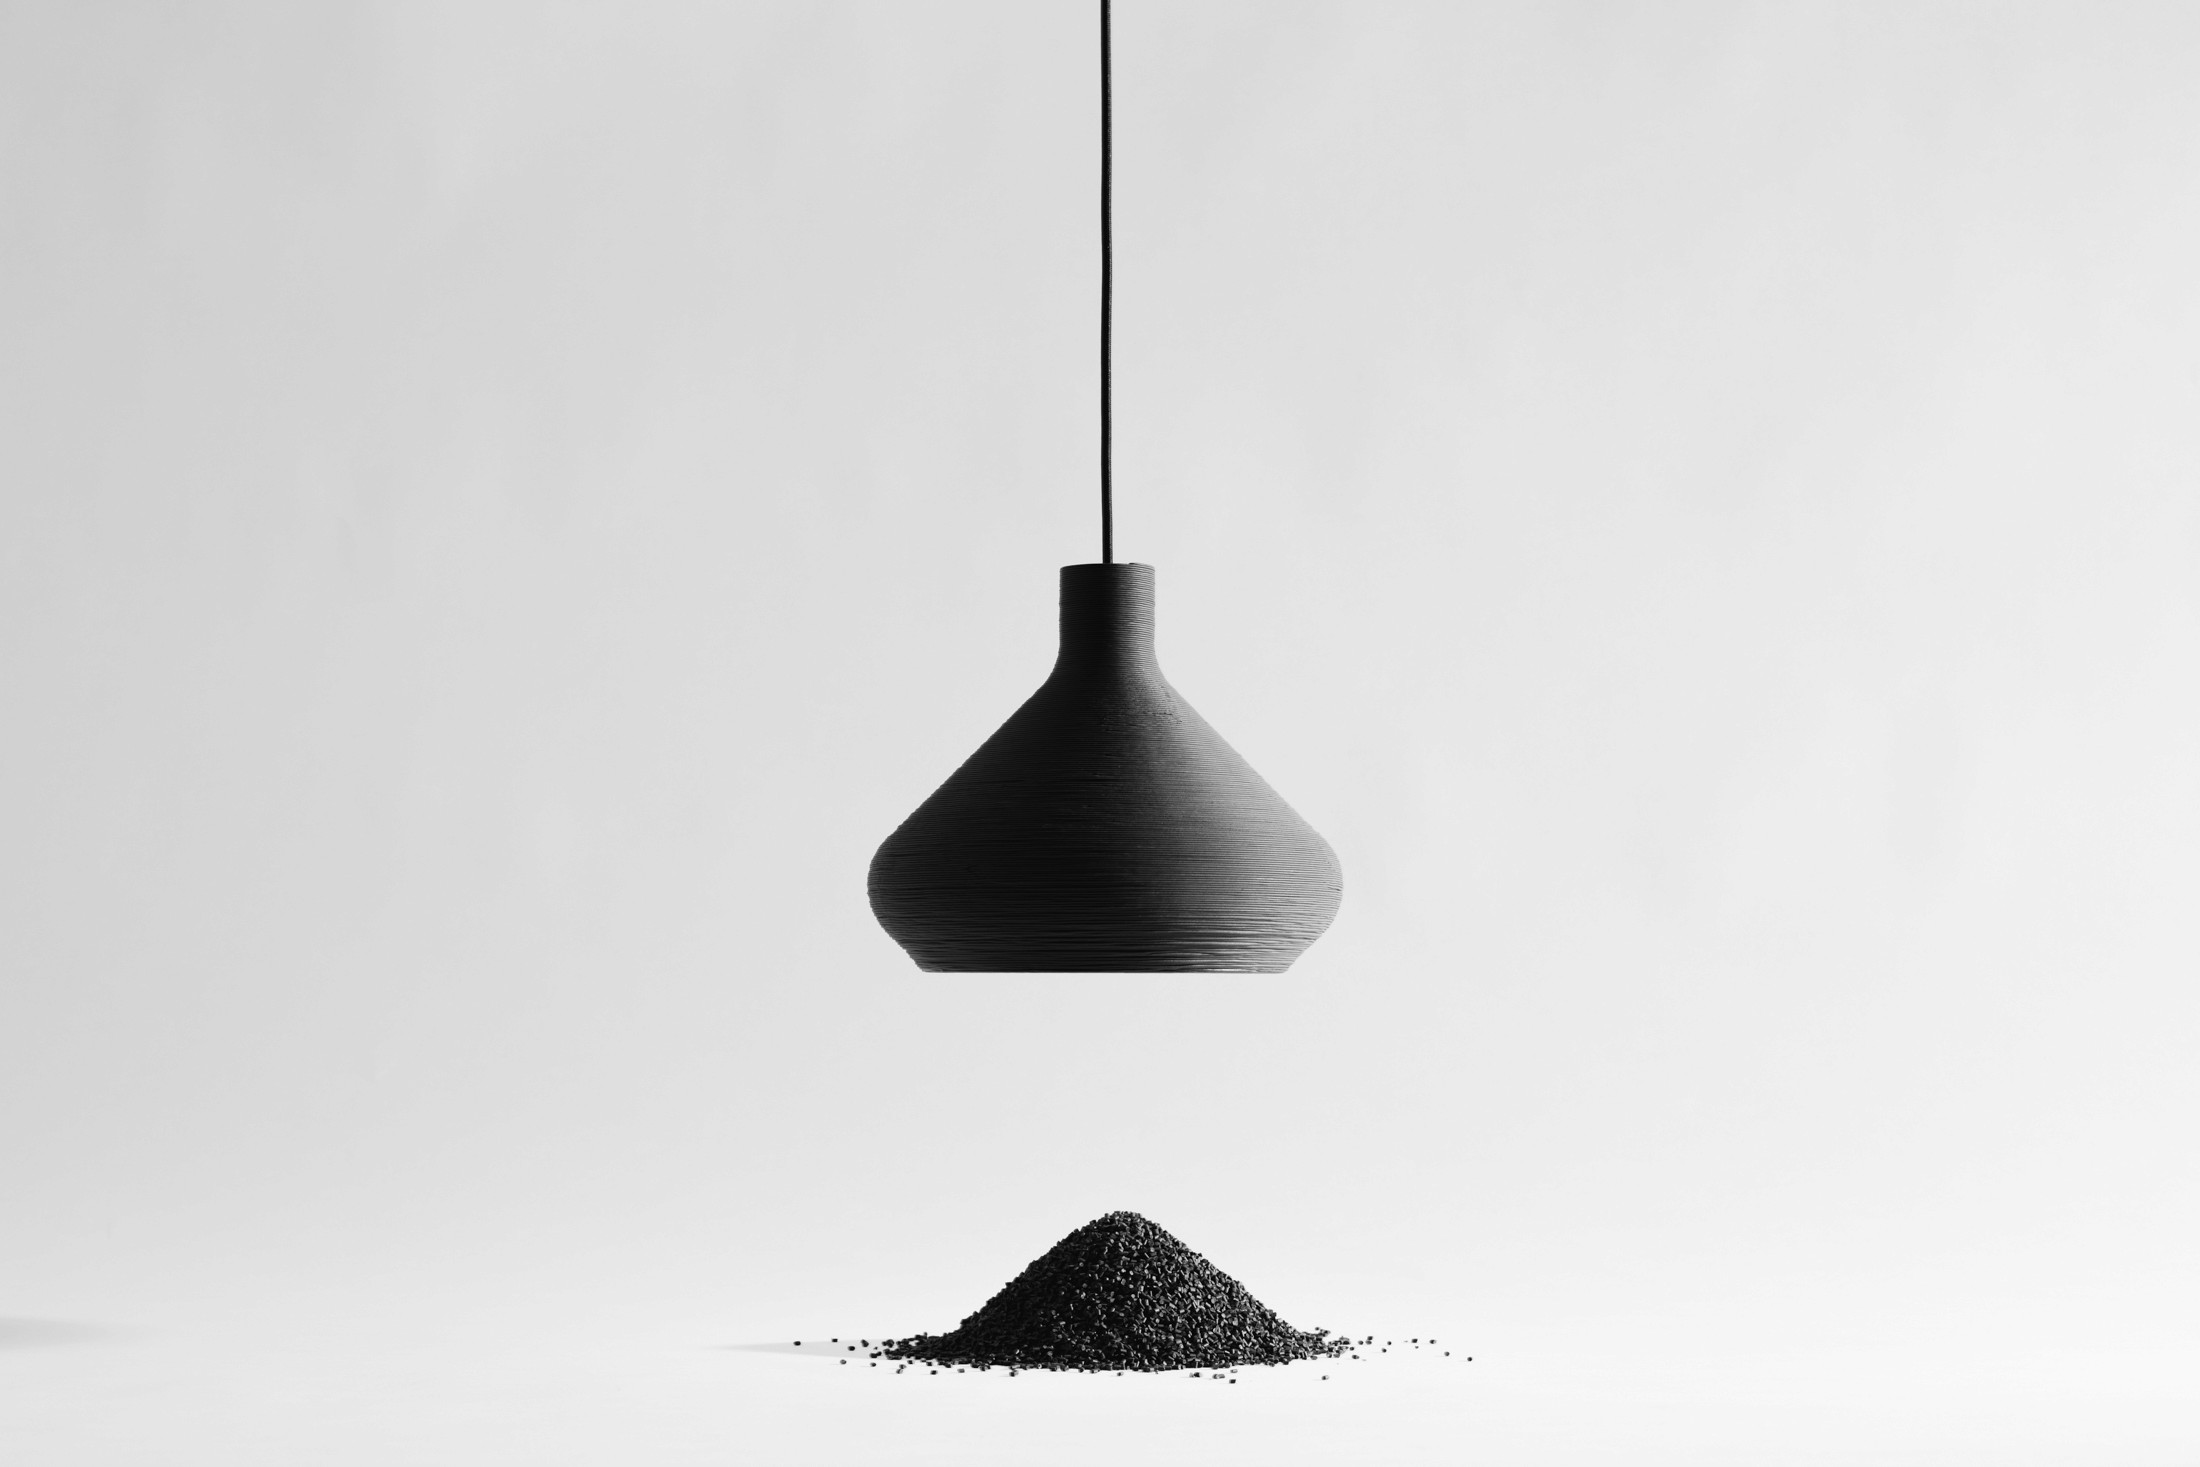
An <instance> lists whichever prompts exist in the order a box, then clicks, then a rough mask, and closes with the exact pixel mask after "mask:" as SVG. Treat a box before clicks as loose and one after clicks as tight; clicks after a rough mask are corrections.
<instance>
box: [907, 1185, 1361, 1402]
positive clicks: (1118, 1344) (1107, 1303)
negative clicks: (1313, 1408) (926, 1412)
mask: <svg viewBox="0 0 2200 1467" xmlns="http://www.w3.org/2000/svg"><path fill="white" fill-rule="evenodd" d="M1352 1348H1353V1342H1352V1341H1351V1340H1349V1339H1341V1338H1338V1337H1335V1336H1332V1335H1331V1334H1330V1333H1329V1332H1328V1331H1327V1330H1323V1329H1316V1330H1296V1329H1293V1328H1292V1327H1291V1326H1290V1325H1288V1324H1285V1323H1284V1322H1283V1321H1282V1320H1281V1319H1279V1318H1277V1317H1276V1314H1275V1311H1273V1310H1271V1309H1269V1308H1268V1307H1267V1306H1266V1305H1265V1304H1262V1303H1261V1302H1260V1301H1259V1300H1258V1299H1255V1298H1254V1297H1253V1296H1252V1295H1251V1294H1248V1293H1247V1292H1246V1291H1245V1286H1244V1285H1243V1284H1240V1283H1239V1282H1238V1281H1237V1280H1236V1279H1233V1278H1231V1277H1230V1276H1229V1275H1228V1274H1226V1273H1224V1272H1223V1271H1222V1270H1221V1269H1219V1268H1216V1267H1215V1266H1214V1265H1213V1264H1211V1263H1209V1262H1208V1261H1207V1260H1206V1259H1204V1258H1202V1257H1200V1256H1199V1255H1198V1254H1197V1253H1194V1252H1193V1251H1192V1250H1191V1249H1189V1248H1187V1247H1185V1246H1184V1245H1183V1244H1182V1243H1180V1242H1178V1241H1177V1239H1176V1238H1175V1237H1174V1236H1172V1235H1171V1234H1170V1233H1169V1232H1168V1231H1167V1230H1165V1229H1163V1228H1160V1227H1156V1226H1155V1225H1154V1224H1153V1223H1150V1222H1148V1221H1147V1220H1146V1219H1144V1218H1142V1217H1140V1216H1139V1215H1138V1214H1137V1213H1135V1212H1111V1213H1109V1214H1108V1215H1107V1216H1106V1217H1102V1218H1097V1219H1095V1220H1094V1221H1092V1222H1089V1223H1086V1224H1085V1225H1084V1226H1083V1227H1081V1228H1079V1229H1077V1231H1075V1232H1073V1233H1071V1234H1070V1235H1069V1236H1068V1237H1066V1238H1064V1239H1063V1240H1062V1241H1061V1242H1059V1243H1057V1244H1055V1245H1054V1246H1053V1247H1052V1248H1049V1249H1048V1250H1047V1251H1046V1252H1045V1253H1044V1254H1043V1255H1041V1256H1040V1257H1039V1258H1037V1259H1036V1260H1034V1261H1033V1262H1032V1264H1031V1265H1030V1266H1029V1267H1028V1268H1026V1269H1025V1270H1024V1271H1023V1272H1022V1273H1020V1274H1018V1275H1017V1276H1016V1277H1015V1278H1014V1279H1012V1280H1011V1281H1010V1282H1009V1284H1008V1286H1007V1287H1006V1288H1004V1289H1002V1290H1001V1291H1000V1292H999V1293H998V1294H995V1295H994V1296H993V1297H992V1298H991V1299H989V1300H987V1301H986V1304H985V1307H984V1308H982V1309H980V1310H979V1311H978V1312H977V1313H975V1314H973V1315H971V1316H970V1317H969V1318H968V1319H965V1320H964V1321H963V1322H962V1324H961V1325H960V1326H959V1327H958V1328H956V1329H955V1330H953V1331H952V1332H950V1333H948V1334H944V1335H912V1336H910V1337H909V1338H907V1339H900V1340H884V1341H881V1342H880V1345H879V1348H878V1350H877V1352H876V1353H877V1355H878V1356H880V1357H883V1358H886V1359H890V1360H922V1361H930V1362H932V1363H934V1364H937V1365H963V1366H974V1367H976V1368H978V1369H981V1370H983V1369H987V1368H990V1367H993V1366H1006V1367H1008V1368H1010V1369H1025V1370H1030V1369H1037V1370H1181V1369H1187V1368H1190V1369H1199V1370H1208V1369H1214V1368H1217V1367H1228V1366H1234V1365H1282V1364H1285V1363H1287V1362H1289V1361H1293V1360H1312V1359H1319V1358H1329V1357H1334V1356H1339V1355H1345V1354H1347V1353H1349V1352H1350V1351H1351V1349H1352Z"/></svg>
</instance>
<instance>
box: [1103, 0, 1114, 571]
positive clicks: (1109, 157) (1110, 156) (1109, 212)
mask: <svg viewBox="0 0 2200 1467" xmlns="http://www.w3.org/2000/svg"><path fill="white" fill-rule="evenodd" d="M1110 72H1111V67H1110V65H1109V56H1108V0H1100V560H1101V563H1102V564H1103V565H1112V564H1114V563H1115V106H1114V103H1115V99H1114V97H1113V96H1112V95H1111V90H1112V88H1111V86H1110V81H1111V78H1110Z"/></svg>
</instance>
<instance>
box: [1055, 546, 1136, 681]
mask: <svg viewBox="0 0 2200 1467" xmlns="http://www.w3.org/2000/svg"><path fill="white" fill-rule="evenodd" d="M1055 671H1056V672H1057V673H1105V672H1124V673H1130V672H1155V673H1158V671H1159V667H1158V666H1157V664H1156V663H1155V661H1154V650H1153V567H1152V566H1150V565H1139V564H1136V563H1133V562H1125V561H1116V562H1111V563H1105V564H1094V565H1065V566H1063V567H1062V650H1061V654H1060V656H1059V658H1058V659H1057V661H1056V662H1055Z"/></svg>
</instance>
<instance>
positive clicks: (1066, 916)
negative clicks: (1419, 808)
mask: <svg viewBox="0 0 2200 1467" xmlns="http://www.w3.org/2000/svg"><path fill="white" fill-rule="evenodd" d="M1153 586H1154V576H1153V567H1151V566H1147V565H1133V564H1104V565H1069V566H1064V567H1062V643H1061V654H1060V656H1059V657H1058V658H1057V659H1056V661H1055V664H1054V673H1053V675H1052V676H1051V677H1049V678H1048V679H1047V680H1046V683H1045V684H1044V685H1043V686H1042V687H1040V689H1039V691H1038V692H1036V693H1034V694H1032V695H1031V697H1030V699H1029V700H1027V701H1026V702H1025V703H1024V706H1023V707H1021V708H1019V709H1017V710H1016V713H1015V715H1014V716H1013V717H1011V718H1010V719H1009V720H1008V722H1007V723H1004V724H1002V725H1001V727H1000V730H999V731H998V732H997V733H995V734H994V735H993V737H992V738H990V739H988V740H986V741H985V743H984V744H983V745H982V746H981V747H980V748H979V749H978V751H977V752H976V753H975V754H972V755H971V756H970V758H969V759H968V760H966V761H965V762H964V764H963V766H962V767H961V768H960V769H958V770H956V771H955V772H954V774H952V775H951V776H949V777H948V780H947V783H945V784H943V785H941V786H940V787H939V789H938V790H937V791H936V792H934V794H933V795H932V797H931V798H930V799H928V800H926V801H925V802H924V803H923V804H922V805H920V806H918V807H917V811H916V813H915V814H913V815H911V816H910V817H909V818H908V819H907V820H905V821H903V822H902V824H901V828H900V829H898V830H896V831H895V832H894V833H893V834H892V835H891V836H888V837H887V839H886V843H885V844H884V845H882V846H880V847H879V850H878V854H877V855H876V856H874V857H873V858H872V860H871V873H870V894H871V910H872V911H873V912H874V913H876V914H877V916H878V920H879V923H880V925H882V926H883V927H885V929H886V930H887V932H888V933H890V934H891V935H892V936H893V938H894V940H895V941H896V942H899V943H900V944H901V945H902V946H903V947H904V948H905V949H907V950H908V952H909V955H910V956H911V957H912V958H914V959H915V960H916V963H917V966H918V967H920V968H923V969H926V970H927V971H930V972H935V973H1066V972H1103V973H1281V972H1282V971H1284V970H1285V969H1286V968H1288V967H1290V966H1291V963H1292V960H1293V959H1295V958H1297V957H1298V955H1299V954H1300V953H1301V952H1303V951H1305V949H1306V947H1307V945H1308V944H1310V943H1311V942H1313V941H1314V939H1315V938H1317V937H1319V936H1321V934H1322V931H1323V929H1324V928H1326V927H1328V925H1329V922H1330V919H1331V918H1332V917H1334V916H1335V915H1336V912H1337V903H1338V901H1339V900H1340V898H1341V896H1342V892H1343V877H1342V873H1341V871H1340V870H1339V868H1338V865H1337V858H1336V856H1335V854H1334V853H1332V852H1331V851H1330V849H1329V845H1328V843H1327V842H1326V841H1324V840H1323V839H1322V838H1321V837H1320V836H1319V835H1317V834H1315V832H1314V829H1313V827H1311V826H1309V825H1308V824H1307V823H1306V822H1305V821H1304V820H1301V819H1300V818H1299V816H1298V813H1297V812H1296V811H1294V810H1293V809H1292V808H1291V807H1290V806H1289V805H1287V804H1285V803H1284V802H1283V798H1282V797H1281V796H1280V795H1278V794H1277V793H1276V792H1275V791H1274V790H1272V789H1270V788H1269V787H1268V784H1267V782H1266V781H1264V780H1263V779H1262V778H1261V777H1260V776H1259V775H1257V774H1255V773H1254V772H1253V769H1252V766H1250V765H1248V764H1247V763H1246V762H1245V761H1244V760H1243V759H1242V758H1240V757H1238V754H1237V751H1236V750H1234V749H1232V748H1231V747H1230V746H1229V745H1228V744H1226V743H1224V742H1223V740H1222V736H1221V735H1220V734H1218V733H1216V732H1215V731H1214V730H1213V729H1212V728H1210V727H1208V725H1207V721H1206V720H1205V719H1203V718H1201V717H1200V716H1199V715H1198V714H1197V713H1196V712H1194V711H1193V710H1192V707H1191V705H1190V704H1188V703H1186V702H1185V701H1184V699H1183V698H1182V697H1181V696H1179V695H1178V693H1177V691H1176V689H1174V688H1172V687H1170V686H1169V683H1168V680H1167V679H1166V678H1164V677H1163V676H1162V675H1161V668H1160V665H1159V664H1158V663H1157V662H1156V661H1155V660H1154V650H1153Z"/></svg>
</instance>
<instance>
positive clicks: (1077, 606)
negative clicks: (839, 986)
mask: <svg viewBox="0 0 2200 1467" xmlns="http://www.w3.org/2000/svg"><path fill="white" fill-rule="evenodd" d="M1109 42H1110V36H1109V15H1108V3H1107V0H1101V4H1100V561H1099V563H1098V564H1094V565H1066V566H1063V567H1062V578H1061V649H1060V652H1059V654H1058V656H1057V658H1056V660H1055V664H1054V671H1053V674H1052V676H1050V677H1049V678H1048V679H1047V680H1046V682H1045V683H1044V684H1043V685H1042V686H1041V687H1040V688H1039V690H1038V691H1037V692H1036V693H1033V694H1032V695H1031V697H1030V699H1029V700H1027V701H1026V702H1025V703H1024V705H1023V707H1021V708H1019V709H1017V710H1016V712H1015V714H1014V715H1013V716H1011V717H1010V718H1009V720H1008V722H1007V723H1005V724H1003V725H1001V727H1000V729H999V731H998V732H996V733H995V734H994V735H993V737H992V738H990V739H988V740H986V741H985V743H984V744H983V745H981V746H980V747H979V749H978V751H977V752H976V753H975V754H972V755H971V756H970V758H969V759H968V760H966V761H964V763H963V766H962V767H961V768H960V769H957V770H956V771H955V772H954V773H953V774H952V775H950V776H949V777H948V780H947V782H946V783H945V784H943V785H941V786H940V787H939V789H938V790H937V791H936V792H934V794H933V795H932V797H931V798H930V799H928V800H926V801H925V802H924V803H923V804H922V805H920V806H918V807H917V810H916V813H914V814H913V815H911V816H910V817H909V818H908V819H907V820H905V821H903V822H902V823H901V826H900V828H899V829H897V830H896V831H895V832H894V833H893V834H892V835H890V836H888V837H887V838H886V843H885V844H884V845H882V846H880V847H879V849H878V854H877V855H876V856H874V857H873V858H872V860H871V871H870V883H869V885H870V897H871V910H872V912H873V913H874V914H876V916H877V917H878V920H879V923H880V925H881V926H883V927H884V928H885V929H886V931H887V932H888V934H890V935H891V936H892V937H893V939H894V940H895V941H896V942H898V943H900V944H901V945H902V947H903V948H904V949H906V950H907V951H908V953H909V955H910V957H912V958H914V959H915V960H916V963H917V966H918V967H920V968H923V969H925V970H926V971H928V972H935V973H979V972H992V973H1002V972H1006V973H1044V972H1056V973H1058V972H1103V973H1280V972H1282V971H1284V970H1285V969H1286V968H1288V967H1290V966H1291V963H1292V960H1293V959H1295V958H1296V957H1298V955H1299V954H1300V953H1301V952H1303V951H1305V949H1306V947H1307V945H1308V944H1310V943H1312V942H1313V941H1314V939H1315V938H1317V937H1319V936H1321V934H1322V931H1323V929H1324V928H1326V927H1328V925H1329V922H1330V919H1331V918H1332V917H1334V916H1335V915H1336V912H1337V903H1338V901H1339V899H1340V897H1341V895H1342V875H1341V873H1340V870H1339V868H1338V865H1337V858H1336V856H1335V854H1334V853H1332V852H1331V851H1330V849H1329V846H1328V843H1327V842H1325V841H1324V840H1323V839H1322V838H1321V837H1320V836H1319V835H1317V834H1316V833H1315V832H1314V829H1313V827H1312V826H1310V825H1308V824H1307V823H1306V822H1305V821H1304V820H1302V819H1300V818H1299V816H1298V814H1297V812H1296V811H1294V810H1293V809H1292V808H1291V807H1290V806H1289V805H1287V804H1285V803H1284V802H1283V798H1282V796H1280V795H1278V794H1277V793H1276V792H1275V791H1274V790H1272V789H1270V788H1269V787H1268V785H1267V783H1266V782H1265V781H1264V780H1262V779H1261V777H1260V776H1259V775H1258V774H1255V773H1254V772H1253V769H1252V766H1251V765H1249V764H1247V763H1246V762H1245V761H1244V759H1242V758H1240V757H1239V756H1238V753H1237V751H1236V750H1234V749H1232V748H1231V747H1230V746H1229V745H1228V744H1226V743H1224V742H1223V740H1222V736H1221V735H1220V734H1218V733H1216V732H1215V731H1214V730H1213V729H1212V728H1210V727H1209V726H1208V724H1207V721H1206V720H1205V719H1203V718H1201V717H1200V716H1199V715H1198V714H1197V713H1196V712H1194V711H1193V710H1192V707H1191V705H1190V704H1189V703H1186V702H1185V701H1184V699H1183V697H1182V696H1181V695H1180V694H1179V693H1178V692H1177V691H1176V689H1174V688H1172V687H1170V686H1169V683H1168V680H1167V679H1166V678H1164V677H1163V676H1162V675H1161V668H1160V665H1159V664H1158V663H1157V662H1156V661H1155V660H1154V645H1153V630H1154V621H1153V618H1154V573H1153V567H1152V566H1148V565H1137V564H1127V563H1119V562H1117V561H1116V559H1115V499H1114V479H1113V469H1114V465H1113V457H1112V455H1113V448H1114V444H1113V438H1114V417H1113V411H1114V403H1113V383H1112V381H1111V370H1110V369H1111V368H1112V366H1113V351H1114V340H1113V337H1114V288H1115V238H1114V217H1113V213H1114V210H1113V204H1114V199H1113V188H1114V154H1113V144H1114V138H1113V133H1114V125H1113V124H1114V116H1113V98H1112V97H1111V95H1110V81H1111V76H1110V72H1111V58H1110V55H1109Z"/></svg>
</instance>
